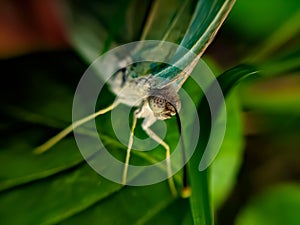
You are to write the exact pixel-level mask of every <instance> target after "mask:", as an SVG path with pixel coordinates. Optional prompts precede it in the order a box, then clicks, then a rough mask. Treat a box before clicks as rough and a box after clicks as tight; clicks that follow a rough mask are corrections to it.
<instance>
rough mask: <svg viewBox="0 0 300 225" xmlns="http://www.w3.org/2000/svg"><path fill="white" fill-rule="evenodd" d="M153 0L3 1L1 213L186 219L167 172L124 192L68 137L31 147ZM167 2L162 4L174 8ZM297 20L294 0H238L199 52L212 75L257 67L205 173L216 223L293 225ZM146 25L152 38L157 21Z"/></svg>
mask: <svg viewBox="0 0 300 225" xmlns="http://www.w3.org/2000/svg"><path fill="white" fill-rule="evenodd" d="M148 4H150V3H149V1H145V2H143V3H141V2H138V1H134V0H132V1H125V0H123V1H116V2H114V3H111V2H110V1H108V0H105V1H96V0H89V1H85V3H82V2H81V1H75V0H74V1H57V0H56V1H53V0H52V1H42V2H41V1H38V0H27V1H18V0H5V1H1V2H0V26H1V29H0V58H1V61H0V65H1V71H2V72H1V75H2V81H1V84H2V85H1V86H2V87H1V95H0V98H1V103H2V104H1V110H0V115H1V116H0V120H1V123H0V124H1V125H0V131H1V143H0V167H1V168H0V171H1V174H0V190H1V192H0V223H1V224H68V223H70V224H84V223H86V221H89V224H153V223H157V224H192V222H191V216H190V210H189V205H188V201H187V200H183V199H175V200H172V197H171V196H170V194H169V191H168V187H167V185H166V183H161V184H158V185H154V186H149V187H144V188H143V189H138V190H137V189H135V188H130V187H129V188H128V187H126V188H123V189H122V191H120V188H121V187H120V185H116V184H112V183H110V182H109V181H107V180H105V179H103V178H102V179H101V178H99V177H98V175H97V174H95V173H94V172H93V171H92V170H91V169H90V168H89V167H88V166H87V165H86V164H85V163H84V161H83V159H82V157H81V155H80V153H79V151H78V150H77V148H76V145H75V142H74V140H73V138H72V137H71V136H70V137H68V138H67V139H65V140H63V141H62V142H61V143H60V144H59V145H57V147H55V148H54V149H53V150H51V151H49V152H47V153H46V154H44V155H40V156H35V155H33V154H32V150H33V148H34V147H36V146H38V145H39V144H41V143H42V142H43V141H45V140H47V138H49V137H51V136H52V135H54V134H56V133H57V132H58V131H60V130H61V129H63V128H64V127H65V126H67V125H68V124H69V123H70V122H71V110H72V100H73V94H74V91H75V89H76V85H77V83H78V81H79V79H80V77H81V75H82V74H83V72H84V71H85V69H86V68H87V67H88V65H89V60H90V59H91V58H92V57H93V56H95V54H96V55H97V54H100V53H101V52H103V51H106V50H108V48H109V47H108V46H109V45H110V44H112V46H113V45H114V44H115V43H119V44H122V43H126V42H129V41H134V40H138V35H137V34H139V33H140V30H141V27H142V26H143V23H144V21H143V16H144V13H145V12H146V11H147V6H148ZM164 4H165V6H166V7H164V8H160V10H161V12H167V11H168V10H170V11H172V10H173V7H172V6H171V5H170V3H169V2H168V1H166V2H165V3H164ZM82 5H85V7H82ZM174 7H175V6H174ZM161 15H163V13H161ZM124 17H126V18H131V20H130V19H128V20H126V21H124V20H123V19H124ZM132 18H133V19H132ZM130 21H131V22H132V21H135V23H133V24H130V23H129V22H130ZM299 21H300V5H299V1H297V0H289V1H285V0H272V1H271V0H266V1H259V0H252V1H249V0H248V1H247V0H237V2H236V4H235V6H234V8H233V10H232V12H231V13H230V15H229V17H228V19H227V20H226V22H225V24H224V25H223V26H222V28H221V29H220V31H219V33H218V35H217V37H216V39H215V40H214V41H213V43H212V44H211V45H210V46H209V48H208V49H207V51H206V52H205V54H204V60H205V61H206V62H207V63H208V64H209V65H211V67H212V69H213V70H214V71H216V74H220V73H221V72H223V71H225V70H227V69H229V68H231V67H233V66H235V65H238V64H241V63H248V64H251V65H255V66H257V67H258V68H260V69H261V71H262V76H261V77H260V78H257V79H250V80H247V81H245V82H243V83H242V84H240V85H239V86H238V87H237V88H235V90H233V92H232V93H231V94H230V96H229V99H228V102H227V104H228V106H227V107H228V111H229V112H230V113H229V115H230V116H231V119H229V121H230V124H229V125H228V126H229V127H230V131H232V133H230V134H228V137H229V138H228V139H225V143H224V146H223V148H224V151H223V155H222V151H221V153H220V155H219V156H218V157H217V159H216V161H220V163H219V164H218V163H217V162H216V165H215V166H214V165H213V171H217V172H215V173H214V172H212V174H213V175H212V189H211V192H212V195H213V197H212V198H213V203H214V211H215V222H216V224H222V225H227V224H228V225H229V224H236V225H260V224H264V225H268V224H270V225H276V224H289V225H293V224H295V225H299V224H300V219H299V218H300V217H299V216H298V213H299V211H300V183H299V179H300V157H299V156H300V155H299V151H300V76H299V75H300V23H299ZM124 23H126V24H127V25H128V26H124ZM86 31H91V32H90V33H91V34H92V36H89V32H86ZM157 32H158V33H159V31H157ZM93 35H94V36H93ZM151 35H153V37H157V34H156V33H155V29H153V30H152V33H150V37H151ZM95 37H96V39H95ZM97 38H99V40H101V41H102V42H101V43H100V42H99V41H98V39H97ZM90 49H96V50H95V51H94V52H91V51H90ZM108 96H109V97H111V95H108ZM109 97H107V99H103V101H102V103H101V104H102V106H105V105H108V104H109V103H110V98H109ZM106 119H107V117H104V118H102V119H99V121H106ZM104 123H105V122H104ZM106 135H109V134H106ZM104 141H106V142H107V143H108V145H111V146H113V149H114V150H120V149H122V146H120V145H119V144H118V143H117V142H114V141H112V139H111V138H109V137H108V138H105V137H104ZM222 150H223V149H222ZM226 150H227V151H226ZM235 150H236V151H235ZM226 157H227V158H226ZM226 160H227V161H226ZM227 171H228V174H229V175H227V176H226V172H227ZM218 174H219V175H220V174H221V175H220V176H218ZM222 174H225V175H224V177H222V176H223V175H222ZM222 179H223V180H222ZM215 180H217V181H215ZM218 182H219V183H218ZM216 184H220V186H219V187H218V186H217V185H216ZM86 193H88V194H86ZM149 193H150V198H149ZM141 201H144V202H143V203H141ZM116 215H117V216H116Z"/></svg>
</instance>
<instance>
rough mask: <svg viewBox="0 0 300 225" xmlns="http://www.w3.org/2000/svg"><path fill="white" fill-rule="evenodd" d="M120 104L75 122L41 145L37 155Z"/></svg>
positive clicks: (116, 102) (114, 104)
mask: <svg viewBox="0 0 300 225" xmlns="http://www.w3.org/2000/svg"><path fill="white" fill-rule="evenodd" d="M118 104H119V101H115V102H114V103H113V104H111V105H110V106H108V107H107V108H105V109H101V110H99V111H98V112H95V113H93V114H91V115H89V116H87V117H84V118H82V119H80V120H77V121H75V122H74V123H72V124H71V125H69V126H68V127H66V128H65V129H64V130H62V131H61V132H59V133H58V134H57V135H55V136H54V137H52V138H50V139H49V140H48V141H46V142H45V143H44V144H42V145H40V146H39V147H37V148H36V149H35V150H34V153H35V154H41V153H43V152H46V151H47V150H48V149H50V148H51V147H52V146H53V145H55V144H56V143H57V142H59V141H60V140H62V139H63V138H64V137H66V136H67V135H68V134H69V133H71V132H72V131H73V129H75V128H77V127H79V126H81V125H82V124H84V123H86V122H88V121H90V120H92V119H94V118H96V117H97V116H99V115H102V114H105V113H107V112H109V111H111V110H113V109H114V108H115V107H116V106H117V105H118Z"/></svg>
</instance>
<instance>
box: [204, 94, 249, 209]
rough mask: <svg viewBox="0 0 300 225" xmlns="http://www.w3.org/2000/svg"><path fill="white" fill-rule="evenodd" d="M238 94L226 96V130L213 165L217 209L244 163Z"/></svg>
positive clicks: (212, 183)
mask: <svg viewBox="0 0 300 225" xmlns="http://www.w3.org/2000/svg"><path fill="white" fill-rule="evenodd" d="M237 94H238V93H237V91H235V90H234V91H233V92H232V93H230V94H229V95H228V96H227V97H226V102H225V103H226V113H227V120H226V132H225V136H224V140H223V143H222V146H221V148H220V151H219V153H218V155H217V157H216V158H215V160H214V162H213V164H212V165H211V178H210V185H209V186H210V189H211V197H212V203H213V206H214V208H215V210H217V209H218V208H219V206H220V205H221V204H222V203H223V202H224V201H225V200H226V198H227V197H228V195H229V194H230V192H231V191H232V188H233V187H234V185H235V184H236V179H237V174H238V172H239V169H240V165H241V163H242V155H243V150H244V137H243V132H242V118H241V109H240V104H239V101H238V95H237ZM224 168H226V169H224Z"/></svg>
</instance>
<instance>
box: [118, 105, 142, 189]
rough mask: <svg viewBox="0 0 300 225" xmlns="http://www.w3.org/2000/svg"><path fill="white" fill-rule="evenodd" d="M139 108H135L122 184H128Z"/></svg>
mask: <svg viewBox="0 0 300 225" xmlns="http://www.w3.org/2000/svg"><path fill="white" fill-rule="evenodd" d="M138 111H139V110H138V109H137V110H135V112H134V114H133V121H132V127H131V130H130V137H129V141H128V146H127V151H126V159H125V166H124V170H123V176H122V184H123V185H126V180H127V173H128V165H129V159H130V152H131V148H132V144H133V135H134V129H135V127H136V121H137V112H138Z"/></svg>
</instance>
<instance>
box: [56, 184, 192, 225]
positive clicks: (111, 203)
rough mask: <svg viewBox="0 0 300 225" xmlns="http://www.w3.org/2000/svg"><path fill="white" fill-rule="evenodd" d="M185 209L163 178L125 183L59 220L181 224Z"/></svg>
mask: <svg viewBox="0 0 300 225" xmlns="http://www.w3.org/2000/svg"><path fill="white" fill-rule="evenodd" d="M153 193H155V195H153ZM112 209H114V210H112ZM186 210H187V201H186V200H185V201H184V200H182V199H177V200H175V199H174V198H172V196H171V194H170V190H169V187H168V185H167V183H166V182H163V183H159V184H156V185H151V186H142V187H137V188H133V187H126V188H124V189H122V191H121V192H118V193H116V194H114V195H113V196H111V197H110V198H107V199H104V200H103V201H101V202H99V203H97V204H95V205H94V206H92V207H91V208H89V210H85V211H83V212H82V213H80V214H77V215H75V216H73V217H71V218H69V219H68V220H65V221H63V222H62V224H63V225H67V224H74V223H78V224H84V223H85V222H86V221H89V224H91V225H93V224H99V223H101V224H103V225H106V224H107V225H108V224H112V223H113V224H116V225H118V224H120V225H127V224H128V225H132V224H134V225H141V224H181V220H182V219H183V215H185V213H186Z"/></svg>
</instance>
